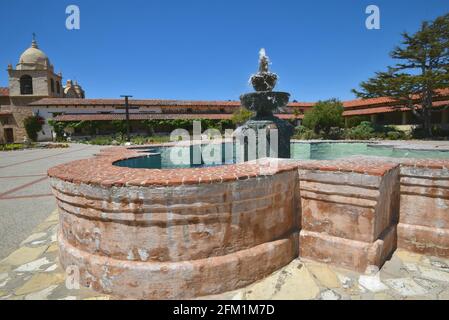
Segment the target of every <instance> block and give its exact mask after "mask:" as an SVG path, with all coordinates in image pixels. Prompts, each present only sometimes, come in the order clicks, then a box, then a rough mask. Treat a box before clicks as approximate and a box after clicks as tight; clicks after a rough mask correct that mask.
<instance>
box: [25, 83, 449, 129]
mask: <svg viewBox="0 0 449 320" xmlns="http://www.w3.org/2000/svg"><path fill="white" fill-rule="evenodd" d="M439 95H440V96H438V97H436V98H435V102H434V106H435V107H439V106H445V105H448V103H449V100H448V98H449V88H446V89H442V90H439ZM30 105H31V106H72V107H77V106H92V107H94V106H124V100H123V99H65V98H44V99H41V100H39V101H36V102H33V103H31V104H30ZM129 105H130V106H140V107H149V106H153V107H161V108H163V109H170V108H171V107H173V108H175V107H184V108H185V107H192V108H195V107H198V109H199V108H201V107H212V108H220V107H222V108H224V107H231V108H239V107H240V102H239V101H190V100H161V99H146V100H129ZM314 105H315V103H312V102H291V103H289V104H288V106H289V107H291V108H300V109H304V110H303V111H306V110H307V109H310V108H312V107H313V106H314ZM343 106H344V108H345V112H344V113H343V115H344V116H354V115H369V114H376V113H384V112H394V111H398V110H402V111H404V110H408V109H406V108H400V107H399V106H398V101H396V100H394V99H390V98H373V99H357V100H350V101H344V102H343ZM206 112H207V111H206ZM67 116H68V115H67ZM77 116H79V115H77ZM93 116H94V115H92V114H90V115H89V117H93ZM95 116H98V115H95ZM119 116H120V115H119ZM142 116H143V115H140V117H142ZM135 117H137V115H135ZM146 117H147V118H146V119H150V118H151V119H156V117H160V118H159V119H174V118H175V117H177V118H185V119H195V118H198V117H200V118H208V119H228V118H229V117H231V115H229V114H228V115H223V114H221V115H214V114H212V113H211V114H206V113H204V114H201V115H199V114H164V115H156V114H152V115H151V116H149V115H146ZM148 117H150V118H148ZM280 117H281V118H284V119H291V118H294V116H293V115H292V114H290V115H288V114H282V115H280ZM297 118H298V119H301V118H303V115H299V116H298V117H297ZM65 121H69V120H65Z"/></svg>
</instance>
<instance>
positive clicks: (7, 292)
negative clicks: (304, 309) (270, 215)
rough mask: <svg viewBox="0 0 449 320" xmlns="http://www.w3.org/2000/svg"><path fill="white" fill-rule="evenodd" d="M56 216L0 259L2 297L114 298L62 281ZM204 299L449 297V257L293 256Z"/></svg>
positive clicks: (401, 253) (400, 254)
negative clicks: (341, 259)
mask: <svg viewBox="0 0 449 320" xmlns="http://www.w3.org/2000/svg"><path fill="white" fill-rule="evenodd" d="M57 222H58V215H57V211H54V212H53V213H52V214H51V215H50V216H49V217H48V218H47V219H46V220H45V221H44V222H43V223H41V224H40V225H38V226H37V228H36V229H35V230H34V232H33V233H32V234H31V235H30V236H29V237H28V238H27V239H26V240H24V241H23V242H22V245H21V246H20V248H19V249H17V250H16V251H14V252H13V253H11V254H10V255H9V256H8V257H6V258H5V259H3V260H2V261H0V299H3V300H4V299H14V300H16V299H19V300H22V299H25V300H27V299H31V300H41V299H63V300H75V299H77V300H78V299H88V300H92V299H93V300H100V299H101V300H104V299H115V297H112V296H108V295H104V294H101V293H97V292H94V291H93V290H91V289H88V288H83V287H81V288H79V289H77V288H73V285H71V283H70V281H68V284H69V286H67V285H66V276H65V272H64V271H63V270H62V269H61V267H60V266H59V263H58V246H57V239H56V230H57ZM69 288H70V289H69ZM202 299H234V300H253V299H322V300H346V299H354V300H360V299H364V300H366V299H381V300H385V299H398V300H402V299H419V300H421V299H442V300H449V260H448V259H440V258H435V257H428V256H423V255H419V254H414V253H410V252H407V251H403V250H397V251H396V253H395V254H394V255H393V257H392V259H391V260H389V261H388V262H387V263H386V264H385V265H384V266H383V267H382V269H381V270H380V271H379V270H368V272H367V273H365V274H359V273H356V272H352V271H349V270H345V269H341V268H337V267H333V266H329V265H326V264H322V263H316V262H313V261H308V260H304V259H296V260H294V261H293V262H291V263H290V264H289V265H287V266H285V267H284V268H282V269H280V270H278V271H276V272H274V273H273V274H272V275H270V276H269V277H267V278H265V279H263V280H261V281H259V282H256V283H254V284H252V285H250V286H247V287H245V288H242V289H239V290H235V291H232V292H226V293H223V294H220V295H216V296H207V297H202Z"/></svg>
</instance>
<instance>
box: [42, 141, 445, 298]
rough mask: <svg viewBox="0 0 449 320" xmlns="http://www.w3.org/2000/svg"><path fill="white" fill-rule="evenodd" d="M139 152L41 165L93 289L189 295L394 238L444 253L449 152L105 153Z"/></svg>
mask: <svg viewBox="0 0 449 320" xmlns="http://www.w3.org/2000/svg"><path fill="white" fill-rule="evenodd" d="M140 155H141V154H139V153H137V152H136V151H132V150H128V149H125V148H109V149H105V150H104V152H102V153H101V154H99V155H98V156H97V157H95V158H92V159H87V160H80V161H74V162H71V163H68V164H64V165H61V166H57V167H54V168H51V169H50V170H49V176H50V179H51V185H52V188H53V191H54V194H55V196H56V199H57V203H58V207H59V212H60V228H59V229H60V231H59V244H60V261H61V263H62V265H63V267H68V266H72V265H74V266H76V267H78V268H79V270H80V276H81V281H82V283H83V284H84V285H85V286H90V287H92V288H93V289H95V290H98V291H102V292H105V293H112V294H115V295H118V296H122V297H128V298H138V299H161V298H162V299H163V298H193V297H197V296H202V295H209V294H216V293H220V292H224V291H228V290H233V289H237V288H239V287H242V286H245V285H248V284H250V283H252V282H254V281H257V280H259V279H261V278H263V277H265V276H267V275H268V274H270V273H271V272H273V271H275V270H277V269H279V268H281V267H282V266H284V265H286V264H288V263H289V262H290V261H292V260H293V259H295V258H296V257H298V255H299V256H301V257H305V258H310V259H314V260H319V261H322V262H327V263H331V264H334V265H339V266H343V267H346V268H350V269H354V270H357V271H361V272H363V271H364V270H365V269H366V268H367V267H368V266H372V265H375V266H378V267H381V266H382V265H383V263H384V262H385V261H386V260H387V259H388V258H389V256H390V255H391V254H392V253H393V252H394V250H395V249H396V247H397V246H398V247H401V248H405V249H408V250H412V251H416V252H420V253H424V254H432V255H441V256H446V257H447V256H448V253H449V218H448V214H449V210H448V206H449V200H448V198H449V196H448V195H449V194H448V190H449V170H448V168H449V161H439V160H433V161H429V160H427V161H420V160H416V161H410V160H397V159H396V160H382V159H366V158H365V159H344V160H338V161H291V160H279V161H276V160H262V161H260V162H250V163H244V164H238V165H228V166H220V167H211V168H201V169H177V170H155V169H130V168H123V167H118V166H114V165H113V163H114V162H115V161H118V160H122V159H127V158H133V157H136V156H140ZM398 223H399V224H398ZM298 234H299V237H298ZM298 285H300V284H298Z"/></svg>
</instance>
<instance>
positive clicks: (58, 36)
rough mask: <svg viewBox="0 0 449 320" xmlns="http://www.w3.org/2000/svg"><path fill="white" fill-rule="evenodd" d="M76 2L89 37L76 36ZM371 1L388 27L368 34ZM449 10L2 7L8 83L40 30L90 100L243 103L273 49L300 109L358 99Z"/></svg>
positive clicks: (84, 4) (417, 3) (430, 6)
mask: <svg viewBox="0 0 449 320" xmlns="http://www.w3.org/2000/svg"><path fill="white" fill-rule="evenodd" d="M69 4H76V5H78V6H79V8H80V11H81V29H80V30H67V29H66V28H65V19H66V14H65V8H66V6H67V5H69ZM370 4H375V5H377V6H379V8H380V10H381V29H380V30H367V29H366V28H365V19H366V17H367V15H366V14H365V8H366V7H367V6H368V5H370ZM448 12H449V1H447V0H408V1H405V0H394V1H392V0H371V1H365V0H339V1H336V0H314V1H299V0H296V1H293V0H292V1H282V0H278V1H266V0H245V1H243V0H238V1H237V0H221V1H214V0H189V1H187V0H184V1H181V0H179V1H174V0H160V1H152V0H150V1H148V0H146V1H145V0H139V1H137V0H128V1H122V0H117V1H106V0H96V1H92V0H90V1H85V0H71V1H65V0H58V1H54V0H39V1H32V0H20V1H17V0H0V43H1V44H2V46H1V48H0V69H1V71H0V86H7V81H8V80H7V72H6V71H5V70H6V67H7V65H8V63H12V64H13V65H15V64H16V63H17V60H18V57H19V56H20V54H21V52H22V51H23V50H25V49H26V48H27V47H28V46H29V44H30V41H31V34H32V33H33V32H35V33H36V34H37V40H38V43H39V46H40V48H41V49H42V50H44V51H45V52H46V53H47V55H48V56H49V58H50V60H51V62H52V63H53V64H54V66H55V69H56V71H62V73H63V77H64V81H65V80H66V79H76V80H78V82H79V83H80V84H81V85H82V86H83V88H84V89H85V90H86V94H87V97H88V98H114V97H118V96H119V95H120V94H132V95H134V97H135V98H165V99H197V100H228V99H232V100H234V99H238V97H239V95H240V94H241V93H244V92H248V91H251V90H252V89H251V88H250V86H249V85H248V78H249V76H250V74H251V73H253V72H255V71H256V70H257V59H258V51H259V49H260V48H261V47H264V48H265V49H266V51H267V54H268V56H269V57H270V59H271V60H272V65H271V69H272V71H274V72H276V73H278V75H279V76H280V79H279V81H278V86H277V88H276V89H277V90H280V91H287V92H290V93H291V94H292V100H293V99H296V100H298V101H316V100H319V99H327V98H332V97H337V98H340V99H343V100H347V99H352V98H353V94H352V93H351V92H350V90H351V89H352V88H355V87H357V86H358V84H359V82H360V81H363V80H365V79H367V78H368V77H370V76H372V75H373V73H374V72H375V71H379V70H383V69H384V68H385V67H386V66H387V65H388V64H390V63H391V60H390V58H389V56H388V53H389V52H390V51H391V49H392V48H393V47H394V46H395V45H396V44H398V42H399V41H400V39H401V37H400V33H401V32H403V31H406V30H407V31H410V32H413V31H415V30H416V29H417V28H418V27H419V25H420V23H421V21H422V20H429V19H434V18H435V17H437V16H439V15H443V14H445V13H448Z"/></svg>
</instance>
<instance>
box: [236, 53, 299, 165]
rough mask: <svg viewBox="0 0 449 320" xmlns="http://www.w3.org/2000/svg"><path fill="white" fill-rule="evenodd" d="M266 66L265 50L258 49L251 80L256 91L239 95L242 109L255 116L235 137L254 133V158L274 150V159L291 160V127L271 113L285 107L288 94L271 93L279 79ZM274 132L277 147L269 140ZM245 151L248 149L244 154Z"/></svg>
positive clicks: (246, 157)
mask: <svg viewBox="0 0 449 320" xmlns="http://www.w3.org/2000/svg"><path fill="white" fill-rule="evenodd" d="M268 65H269V59H268V57H267V55H266V54H265V49H261V50H260V52H259V71H258V72H257V73H256V74H254V75H252V76H251V78H250V81H251V84H252V86H253V88H254V90H256V92H252V93H246V94H243V95H241V96H240V101H241V104H242V106H244V107H245V108H247V109H249V110H251V111H255V112H256V115H255V116H254V117H252V118H251V119H250V120H248V121H247V122H246V123H245V124H244V125H242V126H240V127H238V128H237V130H236V132H235V135H236V136H248V132H249V131H250V130H254V131H253V132H255V134H256V141H257V142H256V147H255V150H256V154H257V155H258V156H257V158H260V155H261V154H262V155H265V156H272V155H273V149H277V158H290V138H291V136H292V135H293V132H294V127H293V125H291V124H290V123H289V122H287V121H284V120H281V119H279V118H277V117H275V116H274V115H273V111H280V110H282V108H284V107H285V106H287V103H288V100H289V98H290V94H289V93H287V92H276V91H273V89H274V87H275V86H276V81H277V79H278V76H277V74H275V73H273V72H270V71H269V70H268ZM273 130H277V139H278V141H277V148H276V144H275V143H274V141H271V139H272V137H276V135H273V132H272V131H273ZM261 135H264V136H261ZM263 140H265V141H266V144H265V143H264V144H265V146H264V145H262V144H261V143H260V142H261V141H263ZM261 148H266V150H260V149H261ZM247 150H248V148H246V151H245V152H247ZM270 150H271V152H270ZM245 160H248V156H245ZM250 160H251V159H250Z"/></svg>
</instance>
